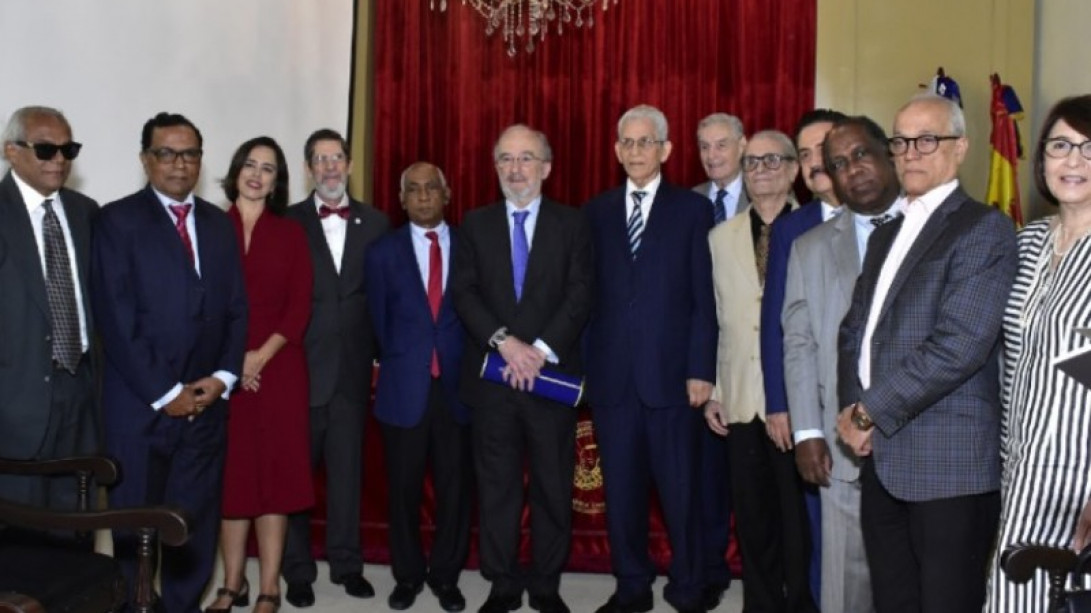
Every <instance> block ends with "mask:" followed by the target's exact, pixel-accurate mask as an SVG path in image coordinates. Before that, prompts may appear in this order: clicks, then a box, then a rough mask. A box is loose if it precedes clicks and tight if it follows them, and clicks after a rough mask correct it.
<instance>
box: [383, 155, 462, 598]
mask: <svg viewBox="0 0 1091 613" xmlns="http://www.w3.org/2000/svg"><path fill="white" fill-rule="evenodd" d="M450 198H451V190H450V189H448V187H447V180H446V179H445V178H444V176H443V172H442V171H440V169H439V168H437V167H436V166H433V165H432V164H429V163H427V162H417V163H415V164H413V165H411V166H410V167H409V168H407V169H406V170H405V172H403V173H402V178H401V202H402V208H403V209H405V212H406V214H407V215H408V216H409V223H407V224H406V225H405V226H403V227H402V228H401V229H399V230H398V231H396V232H393V233H391V234H387V235H386V236H384V237H383V238H381V239H379V240H377V241H375V244H374V245H372V246H371V248H370V249H368V254H367V272H366V274H365V279H366V285H367V294H368V306H369V307H370V310H371V321H372V323H373V324H374V328H375V337H376V339H377V340H378V341H379V352H380V366H379V382H378V386H377V388H376V391H375V418H376V419H378V420H379V423H380V424H381V427H382V432H383V447H384V453H385V456H386V474H387V485H388V488H387V489H388V491H389V498H390V557H391V570H392V571H393V573H394V579H395V581H397V585H396V586H395V588H394V591H393V592H392V593H391V594H390V598H389V599H388V604H389V605H390V608H391V609H394V610H395V611H401V610H403V609H408V608H409V607H411V606H413V602H414V601H415V600H416V597H417V594H418V593H420V591H421V589H422V588H423V586H424V583H425V580H427V582H428V585H429V586H430V587H431V588H432V591H433V592H434V593H435V595H436V597H437V598H438V599H439V603H440V606H441V607H442V608H443V610H445V611H461V610H462V609H464V608H465V607H466V600H465V599H464V598H463V596H462V593H461V592H460V591H459V589H458V575H459V573H460V572H461V571H462V567H463V565H464V564H465V562H466V554H467V552H468V551H469V544H470V503H471V493H470V492H471V482H472V479H471V473H470V471H471V465H470V455H469V454H470V446H469V445H470V441H469V427H470V426H469V422H470V413H469V409H467V408H466V406H465V405H464V404H462V401H461V400H459V398H458V388H459V385H458V378H459V374H460V371H459V368H460V364H461V363H462V345H463V339H464V337H465V334H466V332H465V330H464V329H463V327H462V322H461V321H459V319H458V315H457V314H456V313H455V310H454V305H453V304H452V302H451V298H450V294H449V293H447V292H444V287H445V286H446V284H447V279H448V278H449V276H450V273H449V271H450V268H451V265H450V262H451V254H452V253H453V252H454V250H455V249H456V248H457V238H458V236H457V234H456V232H455V231H454V229H453V228H451V227H450V226H448V225H447V224H446V223H445V222H444V221H443V212H444V209H445V208H446V206H447V202H448V201H449V200H450ZM429 457H431V460H432V480H433V483H434V484H435V502H436V509H435V513H434V515H433V517H434V518H435V527H436V530H435V539H434V541H433V544H432V551H431V555H430V556H429V559H428V560H427V561H426V560H425V557H424V554H423V552H422V551H421V539H420V517H421V491H422V489H423V487H424V475H425V470H426V467H427V462H428V459H429Z"/></svg>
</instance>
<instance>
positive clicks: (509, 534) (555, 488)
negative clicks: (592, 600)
mask: <svg viewBox="0 0 1091 613" xmlns="http://www.w3.org/2000/svg"><path fill="white" fill-rule="evenodd" d="M471 431H472V433H473V434H472V438H473V457H474V468H475V471H476V474H477V484H478V485H477V489H478V530H479V534H480V542H479V549H480V558H481V573H482V575H484V577H485V578H486V579H488V580H489V581H491V582H492V590H491V595H494V596H500V597H509V596H515V595H517V594H521V593H522V591H523V589H524V588H525V589H526V590H527V591H528V592H529V593H530V594H531V595H532V596H537V597H542V596H552V595H555V594H557V591H558V589H559V588H560V577H561V571H562V570H563V569H564V565H565V563H566V562H567V561H568V552H569V547H570V544H571V538H572V472H573V470H575V466H576V412H575V411H574V410H572V409H571V408H570V407H565V406H563V405H560V404H557V403H554V402H551V401H548V400H543V399H540V398H537V397H535V396H532V395H530V394H527V393H524V392H517V391H515V390H504V401H503V402H500V403H497V404H488V405H482V406H474V407H473V426H472V428H471ZM524 459H525V460H524ZM524 466H526V467H527V471H528V473H529V483H528V484H527V487H528V488H529V491H528V492H527V498H528V500H529V504H530V540H531V565H530V568H529V569H528V571H527V572H526V573H525V574H524V573H523V572H522V570H521V569H520V566H519V544H520V540H521V534H520V520H521V519H522V516H523V498H524V491H523V490H524V486H523V483H524V480H523V467H524Z"/></svg>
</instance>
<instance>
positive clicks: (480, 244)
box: [451, 125, 591, 613]
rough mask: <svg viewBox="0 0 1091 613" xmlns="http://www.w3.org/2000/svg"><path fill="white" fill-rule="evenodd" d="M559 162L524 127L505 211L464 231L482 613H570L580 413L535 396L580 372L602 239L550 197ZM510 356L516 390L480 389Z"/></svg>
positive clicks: (514, 151) (462, 272)
mask: <svg viewBox="0 0 1091 613" xmlns="http://www.w3.org/2000/svg"><path fill="white" fill-rule="evenodd" d="M552 159H553V155H552V152H551V150H550V148H549V142H548V141H547V140H546V137H545V135H544V134H542V133H541V132H537V131H535V130H532V129H530V128H528V127H526V126H524V125H514V126H511V127H509V128H507V129H506V130H504V132H503V133H502V134H501V135H500V139H499V140H498V141H497V142H496V146H495V147H494V148H493V161H494V163H495V164H496V172H497V175H499V178H500V187H501V190H502V191H503V193H504V201H503V202H497V203H495V204H492V205H489V206H487V207H483V208H480V209H477V210H474V211H471V212H470V213H469V214H467V215H466V217H465V219H464V220H463V223H462V232H461V234H460V236H459V241H458V250H457V252H456V254H455V268H454V273H453V275H452V284H453V285H452V289H451V295H452V297H453V299H454V302H455V308H456V309H457V310H458V314H459V316H460V317H461V318H462V321H463V323H464V324H465V326H466V330H467V333H468V335H467V344H466V354H465V359H464V360H463V364H462V381H461V383H462V399H463V400H464V401H465V402H466V403H467V404H469V405H470V407H472V410H473V429H472V430H473V434H472V436H473V455H474V467H475V469H476V473H477V482H478V494H479V499H478V509H479V517H480V520H479V528H480V538H481V542H480V555H481V572H482V574H483V575H484V576H485V578H486V579H488V580H489V581H491V582H492V589H491V591H490V593H489V597H488V599H487V600H486V602H485V604H484V605H483V606H482V607H481V608H480V609H479V611H480V613H504V612H506V611H514V610H515V609H518V608H519V607H520V606H521V603H522V592H523V590H524V589H526V591H527V592H528V593H529V595H530V606H531V608H533V609H536V610H538V611H541V612H542V613H568V610H569V609H568V606H567V605H566V604H565V603H564V601H563V600H562V599H561V597H560V594H559V592H558V589H559V587H560V576H561V570H562V569H563V568H564V565H565V562H566V561H567V559H568V549H569V540H570V538H571V534H570V532H571V527H572V473H573V471H574V469H575V458H576V455H575V444H576V413H575V411H573V410H572V409H571V408H568V407H565V406H562V405H560V404H557V403H555V402H553V401H551V400H546V399H544V398H542V397H539V396H535V395H533V394H531V393H530V392H531V391H532V388H533V386H534V379H535V377H536V376H537V375H538V374H539V372H540V371H541V369H542V368H543V367H544V366H546V365H547V364H548V367H549V368H550V369H556V370H558V371H561V372H565V373H569V374H573V375H578V374H580V373H581V360H580V357H581V356H580V346H581V342H580V341H581V334H582V332H583V328H584V324H585V323H586V321H587V316H588V313H589V311H590V305H591V241H590V237H589V235H588V231H587V226H586V223H585V221H584V218H583V215H581V214H580V213H579V212H578V211H576V210H575V209H572V208H569V207H566V206H564V205H561V204H558V203H556V202H553V201H551V200H549V199H546V198H544V197H542V181H543V180H545V179H546V177H548V176H549V171H550V168H551V162H552ZM489 351H497V352H499V354H500V356H501V357H502V358H503V360H504V362H505V364H506V366H505V368H504V372H505V376H506V379H507V383H508V385H503V384H497V383H491V382H488V381H485V380H483V379H481V377H480V371H481V365H482V362H483V360H484V358H485V354H486V353H487V352H489ZM524 461H525V465H526V467H527V470H528V471H529V474H530V483H529V502H530V522H531V526H530V531H531V539H532V541H533V542H532V543H531V547H532V553H531V566H530V568H529V569H528V570H527V571H526V572H524V571H523V570H522V569H520V568H519V541H520V530H519V524H520V519H521V517H522V513H523V496H522V492H523V467H524Z"/></svg>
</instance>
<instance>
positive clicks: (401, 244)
mask: <svg viewBox="0 0 1091 613" xmlns="http://www.w3.org/2000/svg"><path fill="white" fill-rule="evenodd" d="M457 240H458V234H457V232H455V229H454V228H451V248H450V250H449V252H448V255H447V257H448V258H450V257H451V255H452V254H454V253H455V245H456V241H457ZM447 269H448V284H447V288H450V274H451V273H450V271H452V270H454V266H453V262H448V265H447ZM364 283H365V286H366V288H367V300H368V305H369V307H370V309H369V310H370V312H371V322H372V324H373V326H374V330H375V337H376V339H377V340H378V344H379V362H380V365H379V382H378V386H377V388H376V390H375V418H376V419H378V420H379V421H380V422H383V423H385V424H389V425H391V426H399V427H403V428H408V427H412V426H415V425H417V424H418V423H420V420H421V418H422V417H424V412H425V409H427V407H428V389H429V384H430V382H431V377H432V375H431V367H432V350H433V349H435V350H436V352H437V353H438V354H439V364H440V382H441V384H442V386H443V391H444V399H445V400H446V401H447V407H448V408H449V409H450V410H451V413H452V414H453V415H454V418H455V421H457V422H458V423H461V424H466V423H469V421H470V413H469V410H468V409H467V408H466V406H465V405H464V404H462V402H461V401H460V400H459V399H458V379H459V375H460V372H461V363H462V348H463V339H464V337H465V335H466V331H465V329H464V328H463V327H462V322H461V321H460V320H459V318H458V315H457V314H456V313H455V309H454V306H453V305H452V304H451V295H450V292H449V291H444V292H443V301H442V302H440V307H439V318H438V321H433V320H432V310H431V307H429V305H428V292H427V289H426V288H425V287H424V284H423V283H422V282H421V277H420V269H419V268H418V266H417V256H416V254H415V253H414V252H413V237H412V234H411V232H410V226H409V224H406V225H404V226H402V227H401V228H399V229H398V230H397V231H395V232H392V233H390V234H387V235H386V236H383V237H382V238H380V239H379V240H377V241H375V242H374V243H372V245H371V247H370V248H369V249H368V253H367V265H366V270H365V273H364Z"/></svg>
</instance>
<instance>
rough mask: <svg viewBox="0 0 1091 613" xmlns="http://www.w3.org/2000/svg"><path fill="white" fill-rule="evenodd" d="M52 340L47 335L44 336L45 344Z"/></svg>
mask: <svg viewBox="0 0 1091 613" xmlns="http://www.w3.org/2000/svg"><path fill="white" fill-rule="evenodd" d="M52 340H53V337H52V336H50V335H48V334H46V335H45V342H47V343H48V342H50V341H52Z"/></svg>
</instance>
